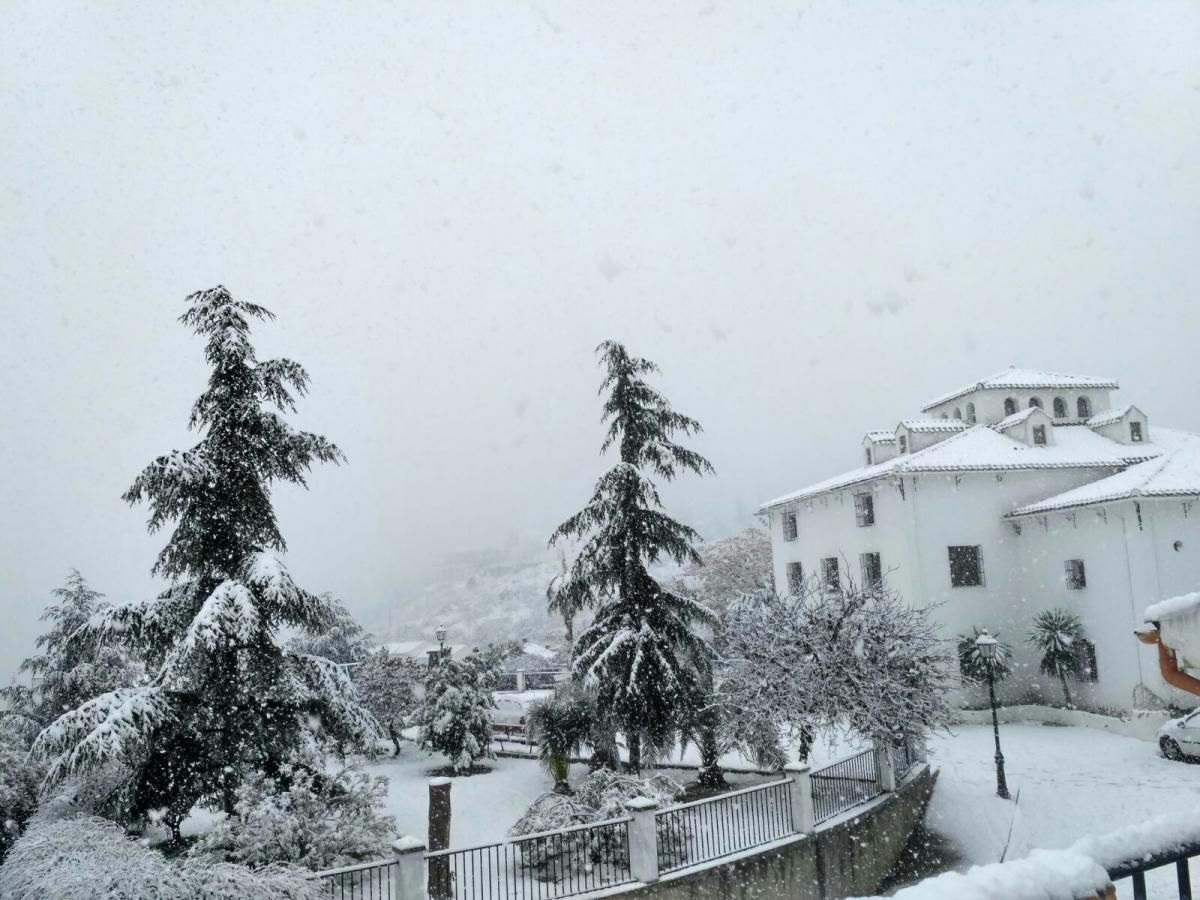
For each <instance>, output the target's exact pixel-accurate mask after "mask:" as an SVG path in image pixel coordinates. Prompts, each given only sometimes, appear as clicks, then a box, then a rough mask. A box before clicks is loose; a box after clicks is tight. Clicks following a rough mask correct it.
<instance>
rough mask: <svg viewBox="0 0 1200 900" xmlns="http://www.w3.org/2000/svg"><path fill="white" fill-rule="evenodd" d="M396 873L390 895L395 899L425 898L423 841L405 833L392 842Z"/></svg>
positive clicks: (423, 899)
mask: <svg viewBox="0 0 1200 900" xmlns="http://www.w3.org/2000/svg"><path fill="white" fill-rule="evenodd" d="M392 850H393V851H394V852H395V854H396V874H395V876H394V877H393V878H392V895H393V896H394V897H395V898H396V900H425V842H424V841H422V840H421V839H420V838H415V837H408V836H407V835H405V836H404V837H402V838H400V840H398V841H395V842H393V843H392Z"/></svg>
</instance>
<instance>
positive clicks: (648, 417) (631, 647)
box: [550, 341, 713, 772]
mask: <svg viewBox="0 0 1200 900" xmlns="http://www.w3.org/2000/svg"><path fill="white" fill-rule="evenodd" d="M597 353H598V354H599V356H600V362H601V365H602V366H603V367H604V369H605V372H606V374H605V378H604V381H603V383H602V384H601V387H600V392H601V394H604V393H605V392H607V398H606V399H605V402H604V407H603V417H604V420H605V421H606V422H607V423H608V429H607V433H606V435H605V438H604V442H603V444H602V445H601V448H600V450H601V452H602V453H603V452H605V451H607V450H608V449H609V448H610V447H614V446H615V447H616V448H617V449H618V451H619V454H620V460H619V461H618V462H617V464H616V465H615V466H613V467H612V468H611V469H609V470H608V471H607V472H605V473H604V474H603V475H601V476H600V479H599V481H597V483H596V487H595V491H594V493H593V495H592V498H591V499H590V500H589V501H588V504H587V506H585V507H584V508H583V509H582V510H580V511H579V512H577V513H576V514H575V515H573V516H571V517H570V518H569V519H567V520H566V521H565V522H563V523H562V524H561V525H559V526H558V528H557V529H556V530H555V532H554V534H553V535H552V536H551V538H550V543H551V544H554V543H556V542H558V541H561V540H574V539H578V540H581V541H582V542H583V543H582V546H581V548H580V550H579V553H578V555H577V556H576V558H575V561H574V563H573V564H572V565H571V568H570V570H569V571H568V572H567V574H566V575H565V576H564V577H562V578H561V579H560V580H559V583H558V584H557V587H556V588H555V590H554V591H553V593H552V595H551V598H550V609H551V611H552V612H559V613H561V614H563V615H564V616H565V615H567V614H568V612H570V613H572V614H573V613H574V612H577V611H579V610H580V609H582V608H583V607H585V606H591V607H594V608H595V618H594V619H593V621H592V624H591V625H590V626H589V627H588V628H587V629H586V630H584V631H583V633H582V634H580V635H579V637H578V638H577V639H576V641H575V659H574V672H575V675H576V676H577V677H578V678H580V679H582V680H583V682H584V684H585V685H586V686H587V687H588V689H589V690H591V691H593V692H594V694H595V696H596V701H597V705H598V707H599V708H600V712H601V714H602V715H604V716H605V717H607V718H610V719H611V720H613V721H614V722H616V723H617V724H618V725H619V726H620V728H621V730H622V731H624V733H625V738H626V742H627V744H628V747H629V768H630V769H631V770H632V771H634V772H637V771H639V770H640V768H641V761H642V752H641V750H642V743H643V741H648V742H649V743H650V744H655V745H664V744H665V743H666V742H667V741H668V739H669V737H670V736H671V735H672V733H673V732H674V731H676V730H677V729H678V727H679V725H680V723H681V721H686V720H687V719H688V718H689V717H690V715H691V713H692V712H693V711H694V710H695V709H698V708H699V707H700V706H701V705H703V703H704V689H705V687H706V685H707V684H708V681H709V679H708V677H707V676H706V674H705V672H704V669H705V668H707V667H708V666H709V665H710V664H711V659H712V656H711V650H710V648H709V647H708V645H707V643H706V642H705V641H704V639H703V638H702V637H701V636H700V635H699V634H698V633H697V631H696V629H695V626H697V625H702V624H704V623H707V622H710V621H711V620H712V618H713V617H712V614H711V613H710V612H709V611H708V609H706V608H705V607H704V606H703V605H702V604H700V603H699V602H697V601H696V600H694V599H693V598H691V597H689V596H685V595H684V594H681V593H679V592H678V591H675V590H672V589H670V588H668V587H664V586H663V585H660V584H659V583H658V582H657V581H655V580H654V578H652V577H651V576H650V573H649V572H648V571H647V567H648V566H649V565H651V564H653V563H655V562H658V561H660V560H664V559H671V560H673V561H675V562H676V563H678V564H681V565H683V564H689V563H690V564H692V565H697V564H699V563H700V557H699V556H698V555H697V553H696V551H695V549H694V548H693V546H692V545H693V543H695V542H696V541H697V540H698V539H699V535H697V534H696V532H695V530H693V529H692V528H689V527H688V526H686V525H683V524H681V523H679V522H676V521H675V520H674V519H672V518H670V517H669V516H667V515H666V514H665V513H664V512H663V511H662V501H661V500H660V498H659V495H658V489H657V488H656V487H655V485H654V482H653V481H651V480H650V478H649V477H648V474H647V473H652V474H654V475H657V476H658V477H659V478H662V479H663V480H665V481H670V480H671V479H673V478H674V477H675V475H676V474H677V472H679V471H680V470H684V471H690V472H694V473H696V474H699V475H703V474H705V473H707V472H711V471H712V466H711V465H710V464H709V462H708V460H706V459H705V458H704V457H703V456H701V455H700V454H698V453H696V452H694V451H692V450H689V449H687V448H686V447H683V446H681V445H680V444H677V443H675V442H674V441H673V440H672V437H673V436H674V435H675V434H676V433H682V434H685V435H691V434H696V433H697V432H699V431H700V423H699V422H697V421H696V420H695V419H691V418H688V417H687V416H684V415H682V414H680V413H677V412H675V411H674V410H673V409H671V405H670V403H669V402H668V401H667V398H666V397H664V396H663V395H662V394H660V393H659V392H658V391H656V390H655V389H654V388H652V387H651V386H650V385H649V384H647V383H646V381H645V380H644V378H643V376H645V375H649V374H652V373H654V372H657V371H658V368H657V367H656V366H655V365H654V363H652V362H650V361H649V360H645V359H639V358H637V357H634V356H630V355H629V353H628V352H627V351H626V349H625V348H624V347H623V346H622V345H620V344H618V343H615V342H613V341H606V342H605V343H603V344H601V345H600V346H599V347H598V348H597Z"/></svg>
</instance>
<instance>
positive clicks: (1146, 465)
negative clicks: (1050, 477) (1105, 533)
mask: <svg viewBox="0 0 1200 900" xmlns="http://www.w3.org/2000/svg"><path fill="white" fill-rule="evenodd" d="M1163 430H1164V429H1161V428H1160V429H1158V433H1161V432H1162V431H1163ZM1171 438H1172V440H1175V439H1178V444H1177V446H1175V447H1174V448H1173V449H1170V450H1167V451H1166V452H1164V453H1162V454H1161V455H1160V456H1157V457H1155V458H1154V459H1150V460H1146V461H1145V462H1141V463H1138V464H1137V465H1133V466H1130V467H1129V468H1128V469H1125V470H1124V471H1123V472H1118V473H1117V474H1115V475H1110V476H1109V477H1107V478H1101V479H1100V480H1099V481H1093V482H1092V483H1091V484H1085V485H1082V486H1080V487H1077V488H1074V489H1072V490H1069V491H1065V492H1063V493H1061V494H1055V495H1054V496H1053V497H1047V498H1046V499H1045V500H1039V501H1038V502H1037V503H1029V504H1026V505H1025V506H1021V507H1018V508H1017V509H1014V510H1013V511H1012V512H1011V513H1009V514H1008V517H1009V518H1019V517H1021V516H1036V515H1039V514H1043V513H1048V512H1056V511H1063V510H1068V509H1078V508H1079V507H1083V506H1095V505H1098V504H1102V503H1115V502H1118V501H1120V500H1136V499H1138V498H1142V497H1149V498H1170V497H1200V439H1198V438H1197V437H1196V436H1194V435H1182V434H1179V433H1172V435H1171Z"/></svg>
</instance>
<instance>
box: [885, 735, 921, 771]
mask: <svg viewBox="0 0 1200 900" xmlns="http://www.w3.org/2000/svg"><path fill="white" fill-rule="evenodd" d="M892 759H893V760H895V766H896V777H897V778H903V777H904V776H905V775H907V774H908V773H909V772H911V771H912V770H913V767H914V766H918V765H920V764H921V763H923V762H925V750H924V748H923V747H921V746H920V745H919V744H916V743H914V742H913V741H911V740H906V741H905V742H904V743H902V744H901V745H900V746H899V747H896V748H895V749H894V750H893V751H892Z"/></svg>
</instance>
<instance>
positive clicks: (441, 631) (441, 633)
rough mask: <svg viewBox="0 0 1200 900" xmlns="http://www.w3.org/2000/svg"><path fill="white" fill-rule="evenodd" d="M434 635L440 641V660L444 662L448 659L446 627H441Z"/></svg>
mask: <svg viewBox="0 0 1200 900" xmlns="http://www.w3.org/2000/svg"><path fill="white" fill-rule="evenodd" d="M433 633H434V635H435V636H436V637H437V640H438V659H439V660H443V659H445V658H446V626H445V625H439V626H438V627H437V628H436V629H435V630H434V632H433Z"/></svg>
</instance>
